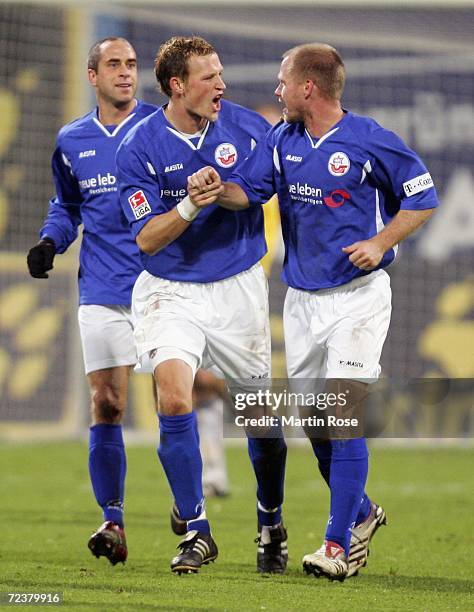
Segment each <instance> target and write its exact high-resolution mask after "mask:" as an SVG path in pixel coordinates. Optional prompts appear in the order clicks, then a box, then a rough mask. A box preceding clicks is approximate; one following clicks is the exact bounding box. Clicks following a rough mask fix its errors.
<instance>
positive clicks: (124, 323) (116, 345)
mask: <svg viewBox="0 0 474 612" xmlns="http://www.w3.org/2000/svg"><path fill="white" fill-rule="evenodd" d="M77 318H78V320H79V330H80V333H81V341H82V352H83V355H84V366H85V370H86V374H89V373H90V372H94V371H95V370H103V369H105V368H114V367H117V366H127V365H130V366H133V365H135V364H136V363H137V351H136V348H135V340H134V337H133V320H132V313H131V309H130V308H126V307H125V306H103V305H99V304H87V305H82V306H79V311H78V315H77Z"/></svg>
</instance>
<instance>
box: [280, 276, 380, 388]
mask: <svg viewBox="0 0 474 612" xmlns="http://www.w3.org/2000/svg"><path fill="white" fill-rule="evenodd" d="M391 298H392V291H391V288H390V277H389V275H388V274H387V273H386V272H385V271H384V270H376V271H375V272H372V273H370V274H368V275H367V276H363V277H361V278H356V279H354V280H353V281H351V282H349V283H346V284H345V285H341V286H339V287H335V288H332V289H321V290H319V291H301V290H298V289H293V288H291V287H290V288H289V289H288V292H287V294H286V298H285V306H284V313H283V323H284V330H285V349H286V365H287V370H288V377H289V378H320V379H325V378H347V379H354V380H361V381H365V382H375V380H376V379H377V378H378V377H379V375H380V370H381V368H380V364H379V360H380V355H381V353H382V347H383V343H384V342H385V338H386V337H387V332H388V326H389V324H390V315H391V311H392V307H391Z"/></svg>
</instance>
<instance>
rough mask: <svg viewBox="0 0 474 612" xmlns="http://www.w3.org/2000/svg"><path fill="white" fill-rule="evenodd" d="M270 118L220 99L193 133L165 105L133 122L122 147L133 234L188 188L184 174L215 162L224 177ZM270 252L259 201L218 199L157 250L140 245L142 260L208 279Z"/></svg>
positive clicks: (124, 198) (122, 183)
mask: <svg viewBox="0 0 474 612" xmlns="http://www.w3.org/2000/svg"><path fill="white" fill-rule="evenodd" d="M269 127H270V125H269V124H268V123H267V121H265V119H263V118H262V117H261V116H260V115H258V114H257V113H255V112H254V111H250V110H248V109H246V108H243V107H241V106H238V105H237V104H233V103H231V102H228V101H225V100H224V101H223V102H222V108H221V111H220V113H219V117H218V119H217V121H215V122H213V123H211V122H209V123H208V124H207V126H206V128H205V129H204V130H203V132H202V133H201V134H200V135H199V136H197V137H195V138H192V137H189V136H187V135H185V134H183V133H182V132H179V131H178V130H176V128H174V127H173V126H172V125H171V124H170V123H169V122H168V121H167V119H166V116H165V114H164V110H163V109H159V110H158V111H157V112H156V113H155V114H153V115H151V116H150V117H147V118H146V119H145V120H144V121H142V122H141V123H140V124H139V125H138V126H137V127H136V128H134V129H133V130H131V131H130V132H129V134H128V135H127V137H126V138H125V139H124V141H123V143H122V144H121V146H120V148H119V150H118V152H117V176H118V183H119V191H120V200H121V203H122V207H123V210H124V212H125V215H126V216H127V218H128V220H129V223H130V225H131V228H132V232H133V234H134V236H136V235H137V234H138V233H139V232H140V230H141V229H142V228H143V226H144V225H145V224H146V223H148V221H149V220H150V219H151V218H152V217H153V216H156V215H159V214H162V213H166V212H168V211H170V210H171V209H173V208H175V206H176V204H178V202H180V201H181V200H182V199H183V198H184V197H185V196H187V188H186V187H187V177H188V176H189V175H190V174H192V173H193V172H196V171H197V170H199V169H200V168H202V167H203V166H214V167H216V168H217V169H218V170H219V172H221V174H222V176H223V177H224V178H227V177H228V176H229V175H230V173H231V172H232V170H233V169H234V168H235V167H236V166H238V165H239V164H240V163H241V162H242V161H243V160H244V159H245V158H246V157H247V156H248V155H249V153H250V151H251V150H252V148H253V147H254V146H255V145H256V142H257V141H258V140H261V139H262V138H263V137H264V135H265V133H266V132H267V130H268V129H269ZM265 252H266V243H265V237H264V231H263V212H262V210H261V207H260V206H258V207H254V208H251V209H247V210H245V211H240V212H233V211H229V210H225V209H223V208H220V207H219V206H217V205H215V204H213V205H211V206H209V207H207V208H205V209H203V210H202V211H201V213H200V214H199V216H198V217H197V218H196V219H195V220H194V221H193V222H192V223H191V225H190V226H189V227H188V228H187V229H186V230H185V231H184V232H183V233H182V234H181V236H179V237H178V238H177V239H176V240H174V241H173V242H171V243H170V244H169V245H168V246H166V247H165V248H163V249H162V250H160V251H159V252H158V253H156V254H155V255H152V256H149V255H146V254H145V253H141V258H142V262H143V266H144V268H145V269H146V270H147V271H148V272H149V273H150V274H153V275H155V276H158V277H162V278H166V279H169V280H178V281H187V282H198V283H207V282H213V281H217V280H220V279H223V278H228V277H230V276H233V275H235V274H238V273H239V272H242V271H243V270H247V269H248V268H250V267H251V266H252V265H253V264H255V263H256V262H258V261H259V260H260V259H261V258H262V257H263V255H264V254H265Z"/></svg>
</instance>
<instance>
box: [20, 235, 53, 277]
mask: <svg viewBox="0 0 474 612" xmlns="http://www.w3.org/2000/svg"><path fill="white" fill-rule="evenodd" d="M55 255H56V245H55V244H54V240H52V239H51V238H47V237H46V238H42V239H41V240H40V241H39V242H38V244H36V245H35V246H34V247H33V248H31V249H30V251H29V253H28V257H27V258H26V262H27V264H28V270H29V271H30V274H31V276H32V277H33V278H48V275H47V274H46V272H47V271H48V270H52V269H53V259H54V256H55Z"/></svg>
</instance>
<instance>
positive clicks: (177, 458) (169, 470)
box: [158, 412, 210, 533]
mask: <svg viewBox="0 0 474 612" xmlns="http://www.w3.org/2000/svg"><path fill="white" fill-rule="evenodd" d="M196 431H197V425H196V413H195V412H189V413H188V414H179V415H175V416H165V415H162V414H161V415H160V445H159V447H158V457H159V458H160V461H161V465H162V466H163V469H164V470H165V474H166V477H167V478H168V482H169V485H170V487H171V491H172V493H173V496H174V499H175V502H176V506H177V507H178V511H179V515H180V517H181V518H182V519H183V520H185V521H190V522H193V524H192V525H190V524H189V523H188V529H190V530H191V529H198V531H201V532H203V533H210V527H209V522H208V521H207V519H206V518H205V514H204V518H201V515H202V513H203V512H204V496H203V492H202V459H201V453H200V450H199V443H198V436H197V434H196ZM197 520H198V522H196V523H195V524H194V522H195V521H197Z"/></svg>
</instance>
